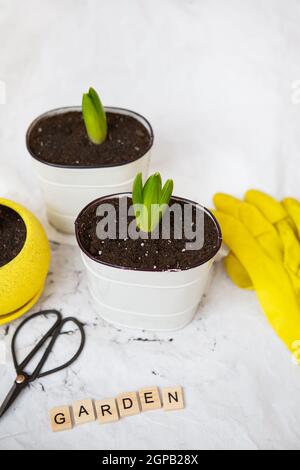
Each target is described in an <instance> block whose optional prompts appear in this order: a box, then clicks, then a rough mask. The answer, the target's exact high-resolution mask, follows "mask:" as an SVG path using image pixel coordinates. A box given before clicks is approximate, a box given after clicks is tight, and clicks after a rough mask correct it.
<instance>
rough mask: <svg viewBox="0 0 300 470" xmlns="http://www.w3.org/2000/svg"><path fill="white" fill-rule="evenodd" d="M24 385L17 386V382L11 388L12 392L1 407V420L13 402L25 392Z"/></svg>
mask: <svg viewBox="0 0 300 470" xmlns="http://www.w3.org/2000/svg"><path fill="white" fill-rule="evenodd" d="M23 388H24V384H17V383H16V382H15V383H14V384H13V386H12V387H11V389H10V391H9V392H8V394H7V397H6V398H5V400H4V402H3V403H2V405H1V407H0V418H2V416H3V415H4V413H5V412H6V411H7V410H8V408H10V407H11V405H12V404H13V402H14V401H15V400H16V398H18V396H19V394H20V392H21V391H22V390H23Z"/></svg>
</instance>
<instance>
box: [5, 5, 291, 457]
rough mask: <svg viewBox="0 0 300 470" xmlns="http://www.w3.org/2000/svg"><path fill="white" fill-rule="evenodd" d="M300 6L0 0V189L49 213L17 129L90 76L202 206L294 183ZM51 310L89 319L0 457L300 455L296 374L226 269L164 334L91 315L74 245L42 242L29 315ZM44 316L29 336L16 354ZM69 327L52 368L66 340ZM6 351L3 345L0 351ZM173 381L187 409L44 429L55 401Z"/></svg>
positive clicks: (72, 336)
mask: <svg viewBox="0 0 300 470" xmlns="http://www.w3.org/2000/svg"><path fill="white" fill-rule="evenodd" d="M299 19H300V5H299V2H298V1H297V0H289V2H288V5H287V2H286V1H285V0H264V1H261V0H244V1H243V2H241V1H240V0H228V1H226V2H224V1H222V0H214V1H211V0H209V1H208V0H182V1H180V2H179V1H174V0H163V1H159V2H153V1H150V0H126V1H123V0H116V1H114V2H111V1H110V0H101V2H99V1H97V0H86V1H85V2H74V1H73V0H62V1H60V2H52V1H50V0H44V1H43V2H40V1H39V0H27V1H26V2H20V1H18V0H10V1H9V2H7V1H5V0H0V52H1V54H0V80H2V81H3V82H5V84H6V102H5V104H0V195H4V196H6V197H10V198H12V199H16V200H18V201H20V202H23V203H24V204H25V205H26V206H27V207H28V208H30V209H31V210H33V211H34V212H35V213H36V214H37V215H38V216H39V217H40V218H41V220H44V212H43V203H42V198H41V194H40V192H39V188H38V185H37V182H36V180H35V178H34V175H33V171H32V167H31V165H30V159H29V158H28V155H27V152H26V149H25V145H24V135H25V132H26V129H27V127H28V125H29V123H30V121H31V120H32V119H33V118H35V117H36V115H38V114H39V113H41V112H43V111H46V110H47V109H50V108H55V107H60V106H62V105H73V104H79V103H80V99H81V94H82V92H83V91H84V90H85V89H87V88H88V87H89V86H90V85H93V86H94V87H95V88H97V89H98V90H99V91H100V92H101V96H102V99H103V101H104V103H105V104H107V105H116V106H123V107H127V108H129V109H134V110H136V111H137V112H141V113H142V114H144V115H145V116H146V117H147V118H149V120H150V121H151V123H152V125H153V127H154V130H155V136H156V142H155V146H154V149H153V161H152V166H151V170H159V171H161V173H162V176H163V178H164V179H165V178H168V177H173V178H174V180H175V192H176V194H177V195H181V196H184V197H189V198H191V199H194V200H197V201H199V202H200V203H203V204H205V205H207V206H210V205H211V198H212V195H213V194H214V193H215V192H216V191H228V192H231V193H233V194H235V195H236V196H241V195H242V193H243V191H244V190H246V189H248V188H249V187H253V186H254V187H258V188H261V189H264V190H266V191H269V192H270V193H272V194H274V195H276V196H278V197H282V196H284V195H293V196H295V197H298V198H300V192H299V146H300V132H299V128H300V107H299V106H298V105H297V99H296V95H295V93H294V92H295V89H294V88H293V87H294V86H295V84H296V85H297V80H299V78H300V61H299V46H300V32H299ZM47 308H56V309H59V310H60V311H61V312H62V313H63V315H64V316H68V315H73V316H76V317H78V318H79V319H80V320H81V321H82V322H83V323H84V324H85V330H86V334H87V343H86V347H85V349H84V352H83V354H82V355H81V356H80V359H79V360H78V361H77V362H76V363H74V364H73V365H72V366H71V367H70V368H69V369H68V370H65V371H62V372H60V373H58V374H56V375H53V376H51V377H47V378H45V379H41V380H38V381H37V382H36V383H34V384H32V385H31V386H30V388H28V390H26V391H24V393H23V394H22V395H21V396H20V398H19V400H18V401H16V402H15V404H14V406H13V407H12V409H11V410H10V411H9V412H8V413H7V414H6V415H5V416H4V417H3V419H1V421H0V449H50V448H57V449H63V448H68V449H78V448H82V449H131V448H132V449H133V448H141V449H151V448H152V449H161V448H164V449H168V448H173V449H174V448H175V449H191V448H206V449H228V448H236V449H258V448H259V449H262V448H267V449H274V448H285V449H291V448H299V442H300V431H299V419H300V393H299V392H300V370H299V368H298V367H296V366H295V365H294V364H293V362H292V360H291V357H290V354H289V353H288V352H287V351H286V349H285V347H284V345H283V344H282V343H281V342H280V340H279V339H278V338H277V337H276V335H275V333H274V332H273V331H272V329H271V328H270V327H269V325H268V324H267V321H266V320H265V317H264V315H263V313H262V312H261V310H260V308H259V306H258V303H257V301H256V298H255V295H254V294H253V293H251V292H243V291H239V290H238V289H237V288H235V287H234V286H233V285H232V284H231V283H230V281H229V279H228V278H227V276H226V275H225V273H224V271H223V268H222V266H221V265H217V266H216V267H215V271H214V276H213V279H212V283H211V286H210V289H209V290H208V292H207V296H206V298H205V299H204V302H203V303H202V305H201V307H200V308H199V311H198V313H197V316H196V318H195V320H194V322H193V323H192V324H190V325H189V326H188V327H187V328H185V329H184V330H182V331H177V332H175V333H172V334H171V333H165V334H153V333H150V334H149V333H147V332H140V331H134V330H125V329H119V328H116V327H114V326H113V325H109V324H107V323H105V322H104V321H103V320H102V319H101V317H100V316H99V314H98V312H97V311H96V309H95V307H94V305H93V302H92V301H91V299H90V296H89V293H88V291H87V285H86V280H85V275H84V271H83V267H82V264H81V259H80V255H79V252H78V249H77V248H76V247H74V246H67V245H61V244H53V245H52V263H51V272H50V274H49V276H48V279H47V284H46V288H45V291H44V293H43V295H42V297H41V299H40V300H39V302H38V304H37V305H36V306H35V307H34V309H33V310H32V312H35V311H38V310H39V309H47ZM18 324H19V321H16V322H14V323H12V324H11V325H9V326H6V327H1V328H0V353H1V352H2V353H3V349H5V351H6V360H5V363H4V364H2V363H1V362H4V361H3V360H2V361H0V400H2V398H4V396H5V394H6V393H7V391H8V390H9V388H10V386H11V384H12V382H13V380H14V370H13V367H12V361H11V357H10V352H9V348H10V342H11V338H12V334H13V332H14V331H15V328H16V327H17V325H18ZM41 327H42V322H41V323H40V324H37V325H36V326H35V327H33V328H32V329H31V331H27V332H25V337H24V344H23V345H22V347H21V349H20V352H21V353H22V354H23V353H25V352H26V351H27V350H28V349H29V348H30V347H31V346H32V344H33V343H32V341H33V339H32V338H33V337H34V336H38V335H39V334H40V333H41ZM68 331H69V334H66V335H62V336H61V338H60V343H59V344H58V345H57V349H56V350H55V351H54V353H53V354H52V355H51V363H52V364H59V363H60V361H61V359H63V360H64V359H65V358H66V356H68V354H71V353H72V351H73V350H74V348H75V346H76V341H77V339H78V338H77V335H76V333H74V332H73V331H72V328H71V329H69V330H68ZM1 357H2V359H3V354H1ZM177 384H180V385H182V386H183V387H184V391H185V399H186V409H185V410H183V411H180V412H176V413H175V412H174V413H164V412H163V411H153V412H149V413H143V414H141V415H139V416H134V417H131V418H127V419H123V420H121V421H120V422H118V423H114V424H111V425H106V426H100V425H99V424H98V423H92V424H86V425H82V426H78V427H76V428H74V429H73V430H72V431H68V432H64V433H59V434H53V433H51V431H50V428H49V420H48V410H49V409H50V408H52V407H54V406H57V405H65V404H71V403H72V401H73V400H78V399H80V398H93V399H100V398H107V397H114V396H116V395H117V394H118V393H120V392H122V391H130V390H138V389H139V388H140V387H144V386H151V385H157V386H159V387H163V386H173V385H177Z"/></svg>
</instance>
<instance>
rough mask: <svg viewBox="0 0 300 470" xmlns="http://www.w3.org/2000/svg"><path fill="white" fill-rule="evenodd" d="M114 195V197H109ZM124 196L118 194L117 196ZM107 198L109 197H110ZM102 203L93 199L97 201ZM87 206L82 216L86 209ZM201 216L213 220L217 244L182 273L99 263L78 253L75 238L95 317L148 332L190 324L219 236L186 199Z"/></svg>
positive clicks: (173, 328) (207, 276)
mask: <svg viewBox="0 0 300 470" xmlns="http://www.w3.org/2000/svg"><path fill="white" fill-rule="evenodd" d="M115 196H117V195H115ZM123 196H124V197H126V196H127V195H124V194H123V195H119V197H123ZM110 197H112V196H110ZM103 200H105V198H101V199H99V204H100V202H103ZM96 202H98V201H94V202H92V203H90V204H89V205H88V206H87V207H86V208H85V209H83V211H82V212H84V211H85V210H86V209H87V208H88V207H89V206H90V205H92V204H95V203H96ZM186 202H188V203H192V204H195V205H197V206H198V207H200V208H201V210H203V211H205V212H206V213H207V214H208V215H209V217H211V218H212V220H213V221H214V224H215V227H216V232H217V234H218V244H217V246H216V249H215V250H214V251H213V252H212V253H211V257H210V258H209V259H206V260H205V262H204V263H203V264H201V265H199V266H196V267H194V268H191V269H187V270H182V271H180V270H178V271H174V270H173V271H146V270H139V269H136V270H133V269H127V268H120V267H117V266H110V265H107V264H104V263H102V262H100V261H98V260H95V259H93V257H92V256H91V255H90V254H89V253H88V252H87V251H86V250H85V249H84V247H83V246H82V243H81V241H80V237H79V234H78V219H79V217H80V215H79V217H78V219H77V221H76V224H75V226H76V237H77V242H78V244H79V246H80V248H81V255H82V260H83V264H84V266H85V268H86V273H87V278H88V286H89V290H90V292H91V295H92V298H93V300H94V302H95V304H96V306H97V309H98V311H99V314H100V315H101V316H102V317H103V318H104V319H105V320H107V321H108V322H112V323H115V324H117V325H119V326H123V327H129V328H137V329H142V330H152V331H168V330H176V329H180V328H183V327H184V326H186V325H187V324H188V323H190V322H191V321H192V319H193V318H194V315H195V313H196V311H197V309H198V306H199V303H200V301H201V299H202V296H203V294H204V292H205V288H206V285H207V282H208V278H209V272H210V269H211V267H212V265H213V263H214V261H215V260H216V257H217V254H218V252H219V250H220V248H221V244H222V235H221V230H220V227H219V225H218V223H217V221H216V219H215V218H214V216H213V215H212V214H211V213H210V212H209V211H208V210H207V209H205V208H204V207H202V206H199V205H198V204H196V203H194V202H192V201H188V200H186Z"/></svg>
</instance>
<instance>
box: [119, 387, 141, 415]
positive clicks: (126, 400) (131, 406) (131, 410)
mask: <svg viewBox="0 0 300 470" xmlns="http://www.w3.org/2000/svg"><path fill="white" fill-rule="evenodd" d="M117 402H118V407H119V411H120V416H121V418H123V417H125V416H133V415H137V414H139V413H140V405H139V401H138V397H137V393H136V392H127V393H121V394H120V395H118V396H117Z"/></svg>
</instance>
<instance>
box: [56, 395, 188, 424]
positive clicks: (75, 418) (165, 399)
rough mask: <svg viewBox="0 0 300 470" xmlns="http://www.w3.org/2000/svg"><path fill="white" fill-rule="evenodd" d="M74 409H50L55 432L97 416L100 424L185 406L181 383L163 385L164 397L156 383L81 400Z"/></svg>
mask: <svg viewBox="0 0 300 470" xmlns="http://www.w3.org/2000/svg"><path fill="white" fill-rule="evenodd" d="M71 408H72V413H71V409H70V407H69V406H60V407H57V408H53V409H52V410H50V422H51V429H52V431H53V432H57V431H66V430H69V429H72V427H73V422H74V423H75V424H84V423H89V422H92V421H95V420H96V417H97V419H98V421H99V422H100V423H101V424H106V423H112V422H114V421H119V419H120V418H125V417H127V416H133V415H136V414H139V413H140V412H141V411H143V412H144V411H150V410H158V409H160V408H163V409H164V410H165V411H172V410H182V409H183V408H184V399H183V390H182V387H172V388H169V387H168V388H163V389H162V401H161V398H160V393H159V390H158V388H157V387H148V388H142V389H141V390H139V391H138V392H126V393H121V394H120V395H118V396H117V397H116V398H108V399H106V400H96V401H95V402H93V400H91V399H87V400H79V401H76V402H75V403H73V405H72V407H71Z"/></svg>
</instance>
